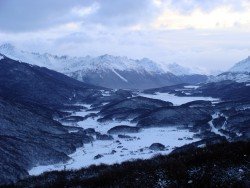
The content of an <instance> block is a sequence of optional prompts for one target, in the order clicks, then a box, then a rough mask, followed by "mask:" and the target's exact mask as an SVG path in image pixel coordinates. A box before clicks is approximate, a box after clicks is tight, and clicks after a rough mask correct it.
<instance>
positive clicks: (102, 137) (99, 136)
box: [96, 133, 114, 140]
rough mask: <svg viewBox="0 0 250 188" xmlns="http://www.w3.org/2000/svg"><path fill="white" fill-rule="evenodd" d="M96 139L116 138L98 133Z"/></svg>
mask: <svg viewBox="0 0 250 188" xmlns="http://www.w3.org/2000/svg"><path fill="white" fill-rule="evenodd" d="M96 139H97V140H114V138H113V137H112V136H111V135H107V134H101V133H96Z"/></svg>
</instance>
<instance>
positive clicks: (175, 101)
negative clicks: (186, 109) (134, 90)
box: [139, 92, 218, 105]
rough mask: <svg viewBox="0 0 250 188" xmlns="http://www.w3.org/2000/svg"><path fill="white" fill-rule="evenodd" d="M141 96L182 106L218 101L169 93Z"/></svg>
mask: <svg viewBox="0 0 250 188" xmlns="http://www.w3.org/2000/svg"><path fill="white" fill-rule="evenodd" d="M139 95H140V96H143V97H148V98H152V99H160V100H163V101H169V102H171V103H173V104H174V105H182V104H185V103H187V102H191V101H195V100H206V101H214V102H215V101H218V99H216V98H212V97H191V96H190V97H179V96H176V95H174V94H169V93H159V92H157V93H155V94H145V93H140V94H139Z"/></svg>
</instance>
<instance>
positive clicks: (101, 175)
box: [12, 142, 250, 187]
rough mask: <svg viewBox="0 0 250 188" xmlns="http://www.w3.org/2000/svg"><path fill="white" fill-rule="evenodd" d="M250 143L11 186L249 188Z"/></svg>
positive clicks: (58, 174)
mask: <svg viewBox="0 0 250 188" xmlns="http://www.w3.org/2000/svg"><path fill="white" fill-rule="evenodd" d="M249 151H250V144H249V142H238V143H227V142H226V143H223V144H217V145H211V146H208V147H204V148H198V149H194V148H192V149H188V150H186V151H184V152H175V153H173V154H170V155H168V156H158V157H155V158H153V159H150V160H144V161H143V160H136V161H132V162H125V163H122V164H119V165H118V164H115V165H112V166H107V165H100V166H91V167H89V168H86V169H81V170H78V171H62V172H49V173H45V174H43V175H41V176H38V177H30V178H28V179H26V180H23V181H20V182H18V183H17V184H16V185H12V186H13V187H37V186H39V187H40V186H42V187H188V186H190V187H234V186H235V187H249V185H250V184H249V178H250V171H249V167H250V166H249V162H250V161H249V160H250V158H249V155H250V153H249Z"/></svg>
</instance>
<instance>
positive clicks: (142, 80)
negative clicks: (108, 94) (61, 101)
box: [0, 44, 206, 89]
mask: <svg viewBox="0 0 250 188" xmlns="http://www.w3.org/2000/svg"><path fill="white" fill-rule="evenodd" d="M0 53H2V54H4V55H5V56H7V57H10V58H12V59H15V60H20V61H22V62H27V63H29V64H32V65H38V66H42V67H47V68H49V69H52V70H55V71H58V72H61V73H63V74H66V75H68V76H70V77H72V78H75V79H77V80H79V81H83V82H86V83H89V84H94V85H99V86H104V87H108V88H115V89H117V88H125V89H145V88H154V87H161V86H165V85H173V84H178V83H182V82H186V83H200V82H203V81H204V77H206V76H204V75H202V76H198V75H196V76H195V77H193V76H192V74H193V73H192V71H191V70H190V69H188V68H184V67H181V66H180V65H178V64H170V65H168V66H167V68H163V67H162V66H160V65H159V64H158V63H156V62H154V61H152V60H150V59H147V58H143V59H140V60H133V59H129V58H127V57H116V56H111V55H102V56H99V57H90V56H86V57H69V56H56V55H51V54H47V53H46V54H39V53H31V52H26V51H21V50H18V49H17V48H15V47H14V46H12V45H10V44H4V45H1V46H0ZM173 73H174V74H173ZM175 74H176V75H177V76H176V75H175ZM187 74H188V76H186V77H183V75H187ZM190 76H191V77H190Z"/></svg>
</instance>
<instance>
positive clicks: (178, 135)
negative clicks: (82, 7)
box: [29, 93, 216, 175]
mask: <svg viewBox="0 0 250 188" xmlns="http://www.w3.org/2000/svg"><path fill="white" fill-rule="evenodd" d="M140 95H141V96H145V97H149V98H155V99H161V100H164V101H170V102H172V103H173V104H174V105H181V104H184V103H186V102H190V101H194V100H210V101H214V100H216V99H213V98H210V97H178V96H175V95H173V94H168V93H157V94H156V95H149V94H140ZM77 105H82V106H84V107H85V108H86V110H82V111H78V112H74V113H73V112H72V115H74V116H82V117H84V116H86V115H88V114H90V113H97V112H98V111H88V110H89V109H90V108H91V107H90V105H86V104H85V105H83V104H77ZM97 119H98V117H89V118H87V119H86V120H84V121H81V122H78V123H77V124H72V126H79V127H82V128H84V129H86V128H94V129H95V131H96V132H100V133H102V134H107V131H108V130H109V129H111V128H112V127H114V126H117V125H129V126H136V124H134V123H131V122H129V121H121V122H118V121H112V122H108V123H99V122H97ZM126 135H128V136H130V137H131V138H119V137H118V136H117V135H113V137H114V140H106V141H103V140H95V141H94V142H93V143H90V144H85V145H84V146H83V147H80V148H78V149H77V150H76V152H74V153H73V154H71V155H69V157H71V160H70V161H68V162H67V163H64V164H63V163H61V164H54V165H47V166H37V167H34V168H32V169H31V170H30V171H29V174H30V175H39V174H41V173H43V172H46V171H51V170H63V169H79V168H82V167H87V166H90V165H92V164H101V163H104V164H114V163H121V162H123V161H127V160H134V159H148V158H151V157H153V156H154V155H157V154H168V153H170V152H171V151H172V150H173V149H174V148H175V147H179V146H183V145H185V144H189V143H191V142H195V141H198V140H199V139H198V138H193V135H194V133H193V132H189V131H188V130H183V129H177V128H176V127H161V128H147V129H142V130H141V131H140V132H139V133H127V134H126ZM153 143H161V144H164V145H165V146H166V149H165V150H163V151H153V150H150V149H149V146H150V145H151V144H153ZM97 155H101V156H102V157H101V158H98V159H94V157H95V156H97Z"/></svg>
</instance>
